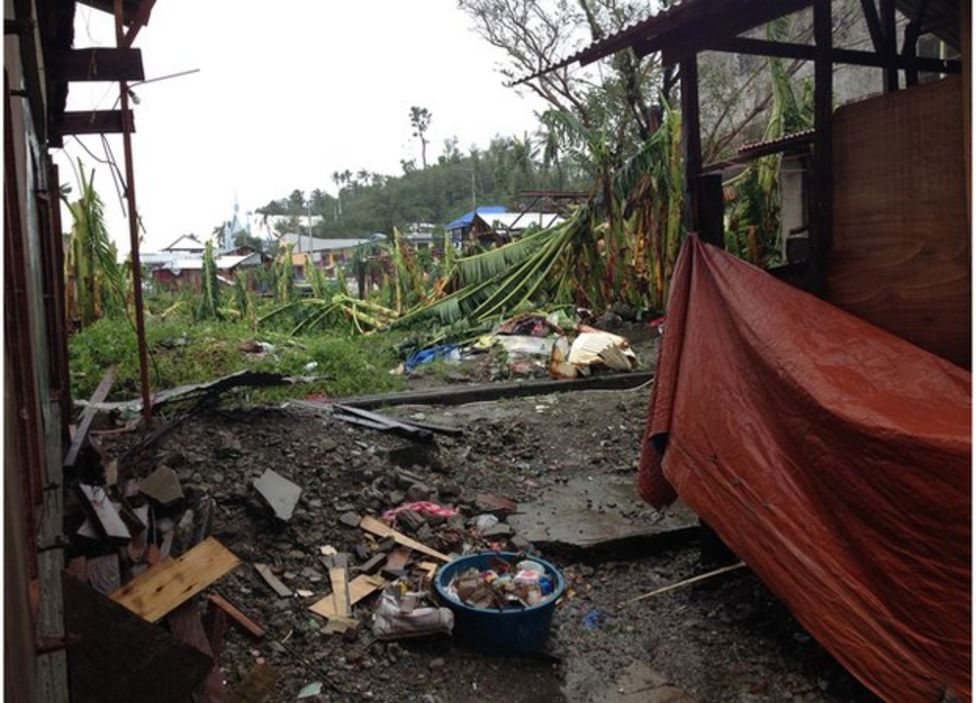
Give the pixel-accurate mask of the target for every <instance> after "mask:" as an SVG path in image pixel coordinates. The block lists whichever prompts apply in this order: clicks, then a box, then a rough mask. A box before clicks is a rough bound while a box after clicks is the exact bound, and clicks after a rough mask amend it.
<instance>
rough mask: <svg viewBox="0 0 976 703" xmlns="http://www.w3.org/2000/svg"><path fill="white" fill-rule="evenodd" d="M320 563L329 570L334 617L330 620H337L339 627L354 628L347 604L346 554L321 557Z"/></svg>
mask: <svg viewBox="0 0 976 703" xmlns="http://www.w3.org/2000/svg"><path fill="white" fill-rule="evenodd" d="M322 561H324V562H325V565H326V566H327V567H328V568H329V583H331V584H332V603H333V609H334V610H335V613H336V617H334V618H331V619H330V620H337V621H339V622H338V623H337V626H338V625H341V626H350V627H354V624H353V623H352V622H347V621H350V620H351V617H352V607H351V604H350V603H349V571H348V564H349V557H348V555H346V554H336V555H335V556H331V557H323V559H322Z"/></svg>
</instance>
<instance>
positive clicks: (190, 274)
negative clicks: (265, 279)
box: [152, 252, 269, 292]
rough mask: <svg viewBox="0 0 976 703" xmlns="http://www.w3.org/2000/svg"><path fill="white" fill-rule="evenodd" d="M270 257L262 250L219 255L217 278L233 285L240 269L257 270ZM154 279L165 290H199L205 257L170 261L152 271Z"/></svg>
mask: <svg viewBox="0 0 976 703" xmlns="http://www.w3.org/2000/svg"><path fill="white" fill-rule="evenodd" d="M268 259H269V257H267V256H266V255H264V254H262V253H260V252H253V253H250V254H240V255H236V256H233V255H224V256H218V257H216V259H215V260H214V263H215V264H216V265H217V279H218V280H219V281H220V282H221V283H225V284H227V285H232V284H233V283H234V276H235V275H236V273H237V272H238V271H242V270H256V269H258V268H260V267H261V266H263V265H264V263H265V262H266V261H267V260H268ZM152 278H153V281H154V282H155V283H156V285H157V286H159V287H160V288H162V289H163V290H168V291H178V290H193V291H197V292H199V291H200V290H201V289H202V288H203V257H202V256H188V257H183V258H176V259H172V260H170V261H168V262H167V263H165V264H164V265H162V266H158V267H156V268H154V269H153V271H152Z"/></svg>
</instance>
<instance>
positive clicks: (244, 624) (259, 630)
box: [210, 594, 264, 639]
mask: <svg viewBox="0 0 976 703" xmlns="http://www.w3.org/2000/svg"><path fill="white" fill-rule="evenodd" d="M210 602H211V603H213V604H214V606H215V607H217V608H220V609H221V610H222V611H223V612H225V613H227V615H228V616H229V617H230V619H231V620H233V621H234V622H235V623H237V624H238V625H239V626H240V627H241V628H242V629H243V630H244V631H245V632H247V633H248V634H250V635H251V636H253V637H254V638H255V639H261V638H262V637H264V628H263V627H261V626H260V625H258V624H257V623H256V622H254V621H253V620H251V618H249V617H248V616H246V615H245V614H244V613H242V612H241V611H240V610H239V609H238V608H237V606H235V605H234V604H233V603H231V602H230V601H229V600H227V599H226V598H224V597H223V596H221V595H217V594H211V595H210Z"/></svg>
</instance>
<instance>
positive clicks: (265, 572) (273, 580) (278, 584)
mask: <svg viewBox="0 0 976 703" xmlns="http://www.w3.org/2000/svg"><path fill="white" fill-rule="evenodd" d="M254 570H255V571H257V572H258V574H260V576H261V578H263V579H264V582H265V583H266V584H268V586H270V587H271V590H272V591H274V592H275V593H277V594H278V595H279V596H281V597H282V598H291V597H292V596H293V595H295V594H294V591H292V590H291V589H290V588H288V586H286V585H285V584H284V583H282V581H281V579H279V578H278V577H277V576H275V575H274V572H273V571H271V567H270V566H268V565H267V564H255V565H254Z"/></svg>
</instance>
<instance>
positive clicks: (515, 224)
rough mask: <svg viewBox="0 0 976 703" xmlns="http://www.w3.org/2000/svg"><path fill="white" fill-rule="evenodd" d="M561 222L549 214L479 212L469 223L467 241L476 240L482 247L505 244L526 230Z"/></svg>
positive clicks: (559, 218)
mask: <svg viewBox="0 0 976 703" xmlns="http://www.w3.org/2000/svg"><path fill="white" fill-rule="evenodd" d="M563 221H564V218H562V217H561V216H559V215H557V214H555V213H551V212H500V213H481V212H479V213H478V214H477V215H475V216H474V219H473V221H472V223H471V229H470V230H469V232H468V239H469V240H472V241H473V240H477V242H478V243H479V244H481V245H482V246H491V245H492V244H506V243H508V242H511V241H514V240H516V239H518V238H519V237H520V236H522V234H523V233H525V231H526V230H528V229H547V228H549V227H552V226H554V225H558V224H559V223H560V222H563Z"/></svg>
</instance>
